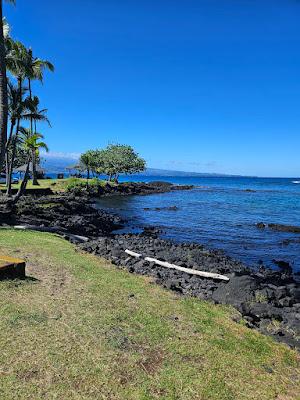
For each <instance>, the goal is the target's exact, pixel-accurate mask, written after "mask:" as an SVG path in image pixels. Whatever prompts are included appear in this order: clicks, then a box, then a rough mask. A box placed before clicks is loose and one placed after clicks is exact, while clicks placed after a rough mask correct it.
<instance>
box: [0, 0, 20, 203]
mask: <svg viewBox="0 0 300 400" xmlns="http://www.w3.org/2000/svg"><path fill="white" fill-rule="evenodd" d="M0 1H1V0H0ZM18 85H19V101H20V103H21V102H22V100H23V99H22V88H23V79H22V78H21V77H18ZM20 124H21V118H18V120H17V128H16V133H15V137H14V140H13V142H12V154H11V160H10V165H9V172H8V185H7V189H6V195H7V196H11V180H12V174H13V169H14V162H15V157H16V151H17V142H18V135H19V129H20Z"/></svg>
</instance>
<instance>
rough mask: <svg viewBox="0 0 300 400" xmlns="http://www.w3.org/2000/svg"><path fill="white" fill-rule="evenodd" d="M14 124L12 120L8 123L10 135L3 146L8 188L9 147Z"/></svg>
mask: <svg viewBox="0 0 300 400" xmlns="http://www.w3.org/2000/svg"><path fill="white" fill-rule="evenodd" d="M15 124H16V122H15V120H12V121H11V122H10V133H9V137H8V140H7V142H6V145H5V167H6V186H8V181H9V146H10V144H11V140H12V136H13V132H14V127H15Z"/></svg>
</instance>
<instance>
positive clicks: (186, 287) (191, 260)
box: [0, 188, 300, 348]
mask: <svg viewBox="0 0 300 400" xmlns="http://www.w3.org/2000/svg"><path fill="white" fill-rule="evenodd" d="M162 190H163V189H162ZM164 190H166V189H164ZM169 190H176V189H170V188H169ZM130 194H132V193H130ZM143 194H145V193H143ZM124 222H125V221H122V220H121V218H120V217H119V216H117V215H114V214H111V213H107V212H105V211H102V210H98V209H96V208H94V207H93V203H92V199H91V198H89V197H84V196H80V197H78V196H75V195H70V194H64V195H51V196H44V197H39V198H35V197H32V196H26V197H24V198H23V199H22V200H21V201H20V202H19V203H17V205H15V206H14V205H12V204H10V203H7V202H3V203H2V204H1V207H0V223H1V225H2V227H5V226H15V225H22V226H25V227H26V226H27V227H29V228H30V227H36V229H39V230H46V231H50V232H57V233H59V234H62V235H63V236H65V237H66V238H68V239H69V240H71V241H74V242H78V241H77V240H73V239H74V238H75V236H74V235H80V237H83V239H84V240H80V241H81V242H83V243H81V244H80V245H79V248H80V249H81V250H84V251H86V252H89V253H93V254H96V255H98V256H100V257H104V258H106V259H108V260H110V261H112V263H113V264H115V265H116V266H117V267H118V268H125V269H127V270H128V271H129V272H132V273H138V274H142V275H149V276H152V277H154V278H155V279H156V282H157V283H158V284H160V285H162V286H164V287H165V288H167V289H170V290H174V291H176V292H178V293H180V294H182V295H188V296H195V297H198V298H200V299H204V300H209V301H213V302H215V303H222V304H229V305H232V306H233V307H235V308H236V310H237V311H238V313H236V315H235V319H236V320H237V321H239V320H242V319H243V321H244V322H245V323H246V324H247V325H248V326H249V327H251V328H255V329H257V330H259V331H261V332H263V333H264V334H267V335H271V336H273V337H274V338H276V340H278V341H281V342H284V343H286V344H288V345H290V346H292V347H296V348H300V283H299V281H297V280H296V279H295V277H294V276H293V273H292V269H291V268H290V267H289V266H288V265H286V264H282V265H281V264H278V266H279V267H280V269H279V270H278V271H273V270H270V269H268V268H264V267H263V266H261V267H260V268H259V269H257V270H253V269H250V268H248V267H246V266H245V265H244V264H242V263H241V262H238V261H235V260H233V259H231V258H230V257H228V256H226V255H225V254H224V253H223V252H222V251H219V250H208V249H206V248H205V247H203V246H201V245H198V244H193V243H184V244H182V243H175V242H172V241H169V240H162V239H160V238H159V232H158V231H157V230H156V229H155V228H154V229H145V231H144V232H143V233H142V234H123V235H116V234H113V233H112V232H113V231H115V230H116V229H118V228H121V227H122V226H124ZM126 249H129V250H132V251H136V252H138V253H141V254H143V255H145V256H150V257H155V258H157V259H160V260H162V261H167V262H170V263H174V264H176V265H179V266H183V267H187V268H192V269H195V270H197V269H198V270H202V271H207V272H214V273H218V274H222V275H226V276H228V277H229V278H230V281H229V282H228V283H224V282H221V281H216V280H213V279H207V278H200V277H198V276H193V275H189V274H186V273H182V272H178V271H175V270H170V269H166V268H163V267H159V266H157V265H155V264H153V263H149V262H146V261H143V260H141V259H135V258H132V257H129V256H128V255H127V254H126V253H125V250H126Z"/></svg>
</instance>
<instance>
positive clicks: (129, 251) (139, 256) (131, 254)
mask: <svg viewBox="0 0 300 400" xmlns="http://www.w3.org/2000/svg"><path fill="white" fill-rule="evenodd" d="M125 253H127V254H129V255H130V256H132V257H135V258H141V257H142V255H141V254H139V253H135V252H134V251H131V250H125Z"/></svg>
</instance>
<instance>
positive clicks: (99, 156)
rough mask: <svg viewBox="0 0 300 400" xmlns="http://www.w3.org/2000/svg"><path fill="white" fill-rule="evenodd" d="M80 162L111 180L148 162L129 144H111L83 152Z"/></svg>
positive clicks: (141, 167) (138, 168) (138, 170)
mask: <svg viewBox="0 0 300 400" xmlns="http://www.w3.org/2000/svg"><path fill="white" fill-rule="evenodd" d="M80 162H81V163H82V164H84V165H85V166H86V167H87V170H88V173H89V171H93V172H94V173H96V174H98V175H99V174H104V175H107V176H108V177H109V180H115V181H118V177H119V175H120V174H134V173H138V172H142V171H144V170H145V168H146V162H145V160H144V159H143V158H141V157H140V156H139V155H138V153H137V152H136V151H135V150H134V149H133V148H132V147H131V146H128V145H122V144H110V145H109V146H107V147H106V148H105V149H102V150H89V151H87V152H86V153H84V154H82V155H81V157H80Z"/></svg>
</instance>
